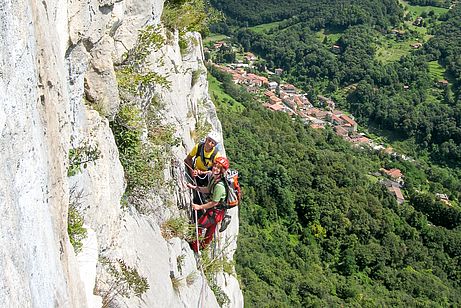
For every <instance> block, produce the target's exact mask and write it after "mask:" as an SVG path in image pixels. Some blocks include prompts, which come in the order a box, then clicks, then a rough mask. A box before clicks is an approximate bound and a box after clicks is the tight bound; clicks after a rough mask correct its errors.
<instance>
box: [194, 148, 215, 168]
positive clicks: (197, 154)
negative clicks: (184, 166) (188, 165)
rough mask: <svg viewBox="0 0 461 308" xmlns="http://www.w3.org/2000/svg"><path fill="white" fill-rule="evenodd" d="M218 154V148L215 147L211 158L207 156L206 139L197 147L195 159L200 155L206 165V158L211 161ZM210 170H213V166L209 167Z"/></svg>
mask: <svg viewBox="0 0 461 308" xmlns="http://www.w3.org/2000/svg"><path fill="white" fill-rule="evenodd" d="M216 154H218V149H217V148H216V147H214V149H213V152H212V153H211V155H210V158H205V141H201V142H200V143H199V145H198V147H197V153H196V154H195V159H197V157H199V156H200V159H201V160H202V163H203V165H204V166H205V167H206V166H207V164H206V160H209V161H214V158H215V157H216ZM207 168H208V170H211V168H212V167H207Z"/></svg>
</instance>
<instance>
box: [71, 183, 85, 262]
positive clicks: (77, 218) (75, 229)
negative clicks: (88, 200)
mask: <svg viewBox="0 0 461 308" xmlns="http://www.w3.org/2000/svg"><path fill="white" fill-rule="evenodd" d="M81 198H82V193H81V192H79V193H77V192H76V191H75V188H72V189H71V191H70V202H69V209H68V212H67V234H68V235H69V240H70V243H71V244H72V246H73V247H74V251H75V253H76V254H78V253H79V252H81V251H82V247H83V243H82V241H83V240H84V239H85V238H86V236H87V230H86V229H85V228H84V227H83V223H84V221H83V216H82V214H81V213H80V212H79V210H78V208H79V205H80V200H81Z"/></svg>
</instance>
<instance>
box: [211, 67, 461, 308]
mask: <svg viewBox="0 0 461 308" xmlns="http://www.w3.org/2000/svg"><path fill="white" fill-rule="evenodd" d="M211 71H212V73H213V74H214V75H215V76H216V78H218V79H219V80H220V81H221V82H222V85H221V88H220V90H221V91H225V92H227V93H229V94H231V95H232V96H233V97H234V98H238V99H240V100H241V103H239V102H237V101H236V100H234V99H224V98H223V97H224V96H223V95H217V94H216V93H213V94H212V98H213V100H214V101H215V103H216V104H217V106H218V110H219V117H220V119H221V121H222V125H223V130H224V132H225V140H226V144H225V145H226V151H227V153H228V155H229V157H230V158H231V162H232V168H237V169H238V170H239V172H240V177H241V184H242V186H243V189H244V201H243V204H242V206H241V208H240V235H239V239H238V249H237V253H236V261H237V273H238V274H239V277H240V279H241V282H242V287H243V291H244V298H245V307H329V306H330V307H331V306H349V305H351V306H352V305H353V306H362V307H376V306H403V305H407V306H410V307H415V306H420V307H426V306H428V307H430V306H450V305H452V306H458V305H461V283H460V282H461V270H460V269H461V211H460V210H459V209H458V208H453V207H447V206H446V205H445V204H443V203H442V202H440V201H437V200H435V198H434V196H433V194H431V192H433V191H452V192H454V194H455V195H451V196H450V197H451V198H459V197H461V196H460V195H459V192H460V191H461V189H460V188H461V181H460V178H461V174H458V175H453V174H450V173H447V172H446V170H445V169H440V168H438V167H435V168H434V167H432V168H431V166H428V165H425V163H424V162H411V163H410V162H408V161H400V160H396V159H392V158H391V157H388V156H380V155H378V154H373V153H371V152H369V151H368V150H359V149H356V148H352V147H351V145H350V144H349V143H346V142H345V141H343V140H342V139H340V138H339V137H337V136H336V135H335V134H334V133H333V131H331V130H326V131H316V130H313V129H310V128H308V127H307V126H305V125H304V124H303V123H302V122H301V121H298V120H295V121H293V120H292V119H291V118H290V117H288V115H286V114H284V113H279V112H270V111H267V110H266V109H263V108H262V107H261V106H260V105H258V104H256V103H254V102H253V100H252V99H251V96H248V95H247V94H244V92H243V91H241V89H239V88H238V86H236V85H234V84H233V83H232V81H231V79H230V77H229V76H226V75H225V74H223V73H219V71H216V70H211ZM210 78H213V77H210ZM221 94H222V93H221ZM380 167H387V168H391V167H397V168H401V170H403V171H404V172H405V174H406V182H407V189H406V191H407V197H408V198H409V202H406V203H405V204H403V205H397V203H396V201H395V200H394V198H393V197H392V196H391V195H390V194H388V193H387V191H386V190H385V188H384V187H383V186H382V185H381V184H380V183H379V182H378V181H377V180H376V179H374V176H372V175H370V174H372V173H374V172H375V171H377V170H378V169H379V168H380Z"/></svg>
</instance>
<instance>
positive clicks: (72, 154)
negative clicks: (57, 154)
mask: <svg viewBox="0 0 461 308" xmlns="http://www.w3.org/2000/svg"><path fill="white" fill-rule="evenodd" d="M100 156H101V151H100V150H99V149H98V147H97V146H96V145H91V144H89V143H88V142H84V144H83V145H82V146H79V147H76V148H72V149H70V150H69V156H68V157H69V167H68V168H67V176H74V175H76V174H77V173H80V172H82V167H83V168H86V167H87V166H88V163H89V162H94V161H95V160H97V159H98V158H99V157H100Z"/></svg>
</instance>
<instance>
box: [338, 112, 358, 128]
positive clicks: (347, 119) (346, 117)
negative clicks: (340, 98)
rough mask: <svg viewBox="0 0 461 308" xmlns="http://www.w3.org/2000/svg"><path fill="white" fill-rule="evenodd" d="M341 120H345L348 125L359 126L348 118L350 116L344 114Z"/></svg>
mask: <svg viewBox="0 0 461 308" xmlns="http://www.w3.org/2000/svg"><path fill="white" fill-rule="evenodd" d="M340 118H341V119H343V120H344V121H346V122H347V123H349V124H350V125H351V126H354V125H356V124H357V123H355V121H354V120H352V119H351V118H350V117H348V116H347V115H345V114H342V115H341V116H340Z"/></svg>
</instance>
